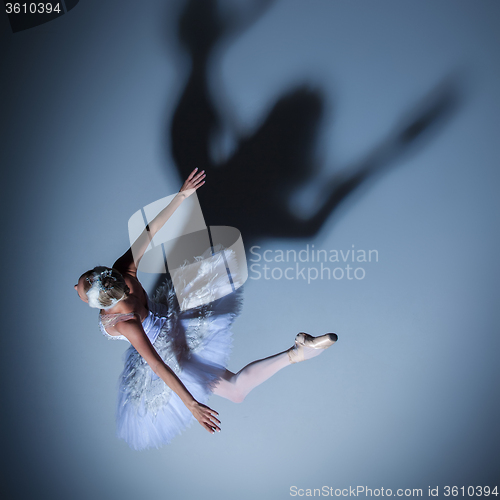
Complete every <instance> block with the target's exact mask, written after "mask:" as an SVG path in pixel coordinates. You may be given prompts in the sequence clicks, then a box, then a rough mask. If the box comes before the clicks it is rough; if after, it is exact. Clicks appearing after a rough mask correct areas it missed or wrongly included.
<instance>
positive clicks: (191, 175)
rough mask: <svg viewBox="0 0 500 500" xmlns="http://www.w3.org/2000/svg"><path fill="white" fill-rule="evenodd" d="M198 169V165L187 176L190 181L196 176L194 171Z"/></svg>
mask: <svg viewBox="0 0 500 500" xmlns="http://www.w3.org/2000/svg"><path fill="white" fill-rule="evenodd" d="M197 170H198V167H196V168H195V169H194V170H193V171H192V172H191V173H190V174H189V177H188V178H187V180H188V181H190V180H191V179H192V178H193V176H194V173H195V172H196V171H197Z"/></svg>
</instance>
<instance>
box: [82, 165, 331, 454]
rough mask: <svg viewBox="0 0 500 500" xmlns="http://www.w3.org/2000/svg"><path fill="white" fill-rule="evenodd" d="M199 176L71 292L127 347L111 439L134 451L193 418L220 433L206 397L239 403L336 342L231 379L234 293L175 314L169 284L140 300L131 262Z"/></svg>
mask: <svg viewBox="0 0 500 500" xmlns="http://www.w3.org/2000/svg"><path fill="white" fill-rule="evenodd" d="M205 176H206V174H205V172H204V171H201V172H198V169H194V170H193V171H192V172H191V174H190V175H189V177H188V178H187V180H186V181H185V182H184V184H183V185H182V187H181V189H180V191H179V192H178V193H177V195H176V196H175V197H174V199H173V200H172V201H171V203H170V204H169V205H168V206H167V207H166V208H164V209H163V210H162V211H161V212H160V213H159V214H158V215H157V216H156V217H155V218H154V219H153V220H152V221H151V223H150V224H149V225H148V226H147V227H146V229H145V230H144V231H143V233H142V234H141V235H140V236H139V237H138V238H137V240H136V241H135V242H134V243H133V245H132V246H131V247H130V248H129V249H128V250H127V251H126V252H125V253H124V254H123V255H122V256H121V257H120V258H119V259H118V260H117V261H116V262H115V263H114V264H113V267H112V268H108V267H102V266H99V267H95V268H94V269H92V270H90V271H87V272H85V273H83V274H82V275H81V276H80V278H79V279H78V283H77V284H76V285H75V290H76V291H77V293H78V296H79V297H80V299H81V300H82V301H84V302H86V303H88V305H89V306H90V307H93V308H97V309H100V314H99V326H100V329H101V332H102V333H103V335H105V336H106V337H107V338H108V339H112V340H125V341H127V342H129V343H130V347H129V348H128V350H127V351H126V352H125V367H124V370H123V372H122V374H121V377H120V388H119V397H118V406H117V411H116V422H117V436H118V437H119V438H121V439H124V440H125V441H126V442H127V443H128V445H129V446H130V447H131V448H133V449H136V450H141V449H146V448H153V447H155V448H159V447H160V446H163V445H165V444H168V443H169V442H170V440H171V439H172V438H173V437H174V436H175V435H177V434H179V433H180V432H181V431H182V430H183V429H184V428H185V427H186V426H187V425H188V424H190V423H191V422H192V420H193V417H194V418H195V419H196V420H197V421H198V422H199V423H200V424H201V425H202V426H203V427H204V428H205V429H206V430H207V431H208V432H210V433H212V434H213V433H215V432H220V425H221V422H220V420H219V419H218V418H217V417H218V413H217V412H216V411H215V410H213V409H212V408H210V407H209V406H207V405H206V404H205V403H206V402H207V400H208V398H209V397H210V395H211V394H216V395H218V396H221V397H223V398H226V399H229V400H230V401H233V402H236V403H240V402H242V401H243V400H244V399H245V397H246V396H247V395H248V394H249V392H250V391H251V390H252V389H254V388H255V387H257V386H258V385H260V384H261V383H262V382H264V381H265V380H267V379H269V378H270V377H271V376H272V375H274V374H275V373H277V372H278V371H279V370H281V369H282V368H285V367H286V366H289V365H290V364H294V363H297V362H300V361H304V360H305V359H310V358H313V357H315V356H317V355H319V354H321V353H322V352H324V350H325V349H326V348H328V347H330V346H331V345H332V344H334V343H335V342H336V341H337V335H336V334H334V333H328V334H326V335H322V336H320V337H312V336H311V335H309V334H307V333H303V332H301V333H299V334H298V335H297V336H296V338H295V343H294V345H293V346H292V347H291V348H289V349H287V350H286V351H283V352H281V353H278V354H275V355H274V356H270V357H267V358H264V359H260V360H257V361H254V362H252V363H250V364H249V365H247V366H245V367H244V368H243V369H241V370H240V371H239V372H237V373H232V372H230V371H229V370H227V369H226V366H227V362H228V358H229V353H230V349H231V330H230V328H231V325H232V323H233V321H234V319H235V317H236V316H237V315H238V314H239V311H240V308H241V292H242V289H241V288H238V289H237V290H236V291H233V292H232V293H230V294H228V295H226V296H224V297H221V298H219V299H217V300H215V301H213V302H211V303H210V304H208V305H201V306H197V307H193V308H191V309H189V310H187V311H181V310H180V308H179V304H178V302H177V298H176V294H175V290H174V287H173V285H172V281H171V280H170V279H167V280H166V281H165V282H164V284H163V285H161V286H160V287H159V288H158V289H157V290H156V292H155V295H154V297H153V299H152V300H151V299H150V298H149V297H148V294H147V293H146V291H145V290H144V288H143V287H142V285H141V283H140V282H139V280H138V279H137V267H138V265H139V262H140V260H141V258H142V256H143V255H144V253H145V251H146V249H147V247H148V245H149V242H150V241H151V238H152V237H153V236H154V235H155V234H156V233H157V232H158V231H159V230H160V229H161V227H163V225H164V224H165V223H166V221H167V220H168V219H169V218H170V217H171V216H172V214H173V213H174V212H175V210H176V209H177V208H178V207H179V206H180V204H181V203H182V202H183V201H184V200H185V199H186V198H187V197H189V196H190V195H191V194H192V193H194V192H195V191H196V190H197V189H199V188H200V187H201V186H202V185H203V184H204V183H205V180H204V178H205ZM225 255H226V257H227V253H226V254H225ZM204 258H206V260H207V262H208V263H209V265H204V266H203V268H202V270H200V271H199V272H200V273H204V274H205V275H206V274H207V273H210V271H211V270H213V269H216V268H217V266H218V265H219V264H220V263H221V262H220V261H221V259H222V258H223V257H222V253H215V254H212V252H209V253H207V254H206V255H205V254H204ZM229 258H231V256H230V255H229ZM214 276H215V277H214V278H213V279H211V280H209V281H208V285H206V286H207V287H210V288H212V289H216V288H217V287H218V286H221V285H222V283H221V282H220V281H219V280H218V277H217V273H214ZM208 292H210V290H208Z"/></svg>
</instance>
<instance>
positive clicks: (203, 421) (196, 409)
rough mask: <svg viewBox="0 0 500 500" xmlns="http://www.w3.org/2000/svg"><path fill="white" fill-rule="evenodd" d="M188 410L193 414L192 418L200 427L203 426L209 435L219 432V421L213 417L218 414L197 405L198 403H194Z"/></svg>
mask: <svg viewBox="0 0 500 500" xmlns="http://www.w3.org/2000/svg"><path fill="white" fill-rule="evenodd" d="M189 410H190V411H191V413H192V414H193V416H194V418H195V419H196V420H198V422H199V423H200V425H201V426H203V427H204V428H205V429H206V430H207V431H208V432H210V433H211V434H213V433H214V432H215V431H218V432H220V427H219V425H220V420H219V419H218V418H216V417H215V415H219V414H218V413H217V412H216V411H215V410H212V409H211V408H209V407H208V406H206V405H203V404H201V403H198V401H194V402H193V404H192V405H191V406H190V408H189ZM217 424H219V425H217Z"/></svg>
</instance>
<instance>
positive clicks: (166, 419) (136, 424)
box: [99, 254, 242, 450]
mask: <svg viewBox="0 0 500 500" xmlns="http://www.w3.org/2000/svg"><path fill="white" fill-rule="evenodd" d="M221 259H222V254H216V255H215V256H214V257H212V258H211V259H209V260H208V263H209V265H204V266H202V267H201V268H200V272H201V273H203V276H201V278H203V280H204V282H206V283H207V284H206V287H207V288H206V290H204V292H205V293H207V294H210V293H211V291H212V292H213V291H214V290H216V289H218V288H219V287H221V286H225V285H226V284H227V276H225V275H221V273H219V272H218V270H219V269H220V260H221ZM207 276H210V277H209V279H208V280H207ZM198 293H199V289H198ZM186 295H189V292H187V294H186ZM241 302H242V289H241V288H238V289H237V290H236V291H233V292H232V293H229V294H228V295H226V296H224V297H222V298H219V299H217V300H215V301H213V302H211V303H209V304H208V305H201V306H197V307H194V308H191V309H189V310H187V311H181V310H180V308H179V304H178V301H177V297H176V294H175V290H174V287H173V285H172V282H171V280H169V279H167V280H166V281H165V283H164V284H163V285H161V286H160V287H159V288H158V289H157V290H156V292H155V294H154V297H153V300H151V299H149V298H148V306H149V315H148V316H147V317H146V319H145V320H144V321H143V323H142V326H143V328H144V331H145V333H146V335H147V336H148V338H149V340H150V341H151V343H152V344H153V347H154V348H155V349H156V351H157V352H158V354H159V355H160V357H161V358H162V359H163V361H164V362H165V363H166V364H167V365H168V366H169V367H170V368H171V369H172V370H173V371H174V372H175V373H176V375H177V376H178V377H179V378H180V379H181V381H182V382H183V383H184V385H185V386H186V388H187V390H188V391H189V392H190V393H191V394H192V395H193V397H194V398H195V399H196V400H197V401H198V402H200V403H206V402H207V400H208V398H209V396H210V394H211V393H212V390H213V388H214V386H215V384H216V383H217V381H218V380H219V378H220V376H221V375H222V373H223V372H224V370H225V368H226V366H227V362H228V359H229V354H230V352H231V345H232V338H231V335H232V334H231V330H230V327H231V324H232V323H233V321H234V319H235V317H236V316H237V315H238V314H239V312H240V309H241ZM129 317H130V315H125V314H106V315H101V316H100V320H99V324H100V328H101V331H102V333H103V334H104V335H105V336H106V337H108V338H110V339H113V340H116V339H123V340H127V339H126V337H124V336H121V335H120V336H111V335H109V334H108V333H107V332H106V330H105V326H110V325H114V324H116V323H117V322H119V321H123V320H126V319H128V318H129ZM127 341H128V340H127ZM193 419H194V417H193V416H192V414H191V412H190V411H189V410H188V409H187V408H186V406H184V404H183V403H182V401H181V399H180V398H179V396H177V394H175V393H174V392H173V391H172V390H171V389H170V388H169V387H168V386H167V385H166V384H165V382H164V381H163V380H161V379H160V378H159V377H158V376H157V375H156V374H155V373H154V372H153V370H152V369H151V368H150V366H149V365H148V364H147V363H146V361H145V360H144V358H142V356H141V355H140V354H139V353H138V352H137V351H136V349H135V348H134V347H133V346H132V345H131V346H130V347H129V348H128V349H127V351H126V352H125V368H124V370H123V372H122V374H121V376H120V384H119V394H118V406H117V411H116V423H117V430H116V433H117V436H118V437H119V438H121V439H124V440H125V441H126V442H127V443H128V445H129V446H130V447H131V448H133V449H135V450H142V449H146V448H159V447H161V446H163V445H165V444H167V443H169V442H170V440H171V439H172V438H173V437H174V436H176V435H177V434H179V433H180V432H181V431H182V430H183V429H184V428H185V427H186V426H187V425H189V424H190V423H191V422H192V420H193Z"/></svg>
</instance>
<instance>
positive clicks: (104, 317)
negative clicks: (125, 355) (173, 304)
mask: <svg viewBox="0 0 500 500" xmlns="http://www.w3.org/2000/svg"><path fill="white" fill-rule="evenodd" d="M148 309H149V313H148V315H147V316H146V317H145V318H144V321H143V322H142V327H143V329H144V332H145V333H146V335H147V336H148V338H149V340H150V342H151V344H154V342H155V340H156V339H157V337H158V334H159V333H160V331H161V329H162V327H163V325H164V324H165V322H166V321H167V312H168V310H167V307H166V306H165V305H164V304H159V303H157V302H153V301H152V300H151V299H150V298H149V297H148ZM134 316H135V314H134V313H126V314H124V313H119V314H100V315H99V327H100V329H101V332H102V334H103V335H104V336H105V337H106V338H108V339H109V340H126V341H127V342H129V343H130V341H129V340H128V339H127V337H125V336H124V335H110V334H109V333H108V332H107V331H106V327H109V326H114V325H116V324H117V323H119V322H120V321H127V320H129V319H132V318H133V317H134Z"/></svg>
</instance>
